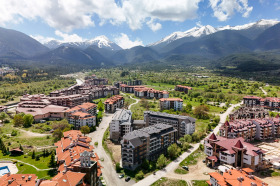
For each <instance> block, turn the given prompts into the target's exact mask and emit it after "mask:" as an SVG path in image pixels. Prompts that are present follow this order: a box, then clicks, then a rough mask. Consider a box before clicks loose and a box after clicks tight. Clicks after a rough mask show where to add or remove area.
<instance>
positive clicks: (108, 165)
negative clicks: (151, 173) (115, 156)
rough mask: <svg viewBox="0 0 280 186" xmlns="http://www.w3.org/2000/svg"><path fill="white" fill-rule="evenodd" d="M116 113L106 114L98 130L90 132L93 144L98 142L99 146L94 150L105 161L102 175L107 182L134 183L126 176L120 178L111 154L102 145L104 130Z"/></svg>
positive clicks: (125, 184)
mask: <svg viewBox="0 0 280 186" xmlns="http://www.w3.org/2000/svg"><path fill="white" fill-rule="evenodd" d="M113 115H114V114H105V113H104V116H103V118H102V121H101V123H100V125H99V127H98V128H97V130H96V131H94V132H92V133H90V134H88V136H89V137H91V139H92V142H91V144H92V145H94V142H98V146H97V147H95V149H94V152H96V153H97V155H98V156H99V158H100V159H104V161H101V160H100V164H101V166H102V167H103V168H102V175H103V178H104V179H105V181H106V184H107V185H109V186H111V185H112V186H113V185H116V186H129V185H133V184H134V183H135V182H134V181H133V180H130V181H129V182H125V180H124V178H123V179H119V178H118V176H119V174H117V173H116V171H115V165H114V164H113V162H112V160H111V158H110V156H109V155H108V154H107V153H106V152H105V150H104V148H103V147H102V138H103V135H104V132H105V131H106V129H107V128H108V127H109V123H110V122H111V120H112V117H113Z"/></svg>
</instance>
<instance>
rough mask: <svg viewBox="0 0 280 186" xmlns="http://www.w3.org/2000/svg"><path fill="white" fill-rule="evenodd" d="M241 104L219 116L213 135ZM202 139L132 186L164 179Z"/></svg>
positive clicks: (232, 106)
mask: <svg viewBox="0 0 280 186" xmlns="http://www.w3.org/2000/svg"><path fill="white" fill-rule="evenodd" d="M241 104H242V103H238V104H234V105H231V106H230V107H229V108H228V109H227V111H226V112H225V113H223V114H220V123H219V125H217V126H216V127H215V129H214V130H213V132H214V133H215V134H217V133H218V131H219V128H220V126H221V125H222V124H223V123H224V122H225V121H226V119H227V116H228V115H229V114H230V113H231V112H232V110H233V109H234V108H235V107H237V106H240V105H241ZM203 142H204V139H203V140H201V141H200V142H199V143H196V144H194V145H193V148H191V149H190V150H189V151H187V152H184V153H183V154H182V155H181V156H179V157H178V158H177V159H176V160H174V161H172V162H171V163H170V164H168V165H167V166H166V167H165V169H163V170H159V171H157V172H156V175H153V174H152V175H149V176H147V177H146V178H144V179H143V180H141V181H139V182H137V183H136V184H134V186H144V185H145V186H146V185H151V184H152V183H154V182H155V181H157V180H158V179H160V178H161V177H166V175H167V174H168V173H173V172H174V170H175V169H176V168H177V167H178V166H179V164H180V163H181V161H183V160H184V159H185V158H186V157H188V156H189V155H190V154H191V153H193V152H194V151H196V150H197V149H198V147H199V144H203Z"/></svg>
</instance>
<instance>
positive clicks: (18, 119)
mask: <svg viewBox="0 0 280 186" xmlns="http://www.w3.org/2000/svg"><path fill="white" fill-rule="evenodd" d="M22 125H23V117H22V115H21V114H16V115H15V116H14V126H15V127H20V126H22Z"/></svg>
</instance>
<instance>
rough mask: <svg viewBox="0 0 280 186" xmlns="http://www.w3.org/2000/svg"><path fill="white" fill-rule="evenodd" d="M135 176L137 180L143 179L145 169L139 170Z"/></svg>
mask: <svg viewBox="0 0 280 186" xmlns="http://www.w3.org/2000/svg"><path fill="white" fill-rule="evenodd" d="M135 178H136V179H137V180H141V179H143V178H144V173H143V171H142V170H141V171H139V172H138V173H137V174H136V175H135Z"/></svg>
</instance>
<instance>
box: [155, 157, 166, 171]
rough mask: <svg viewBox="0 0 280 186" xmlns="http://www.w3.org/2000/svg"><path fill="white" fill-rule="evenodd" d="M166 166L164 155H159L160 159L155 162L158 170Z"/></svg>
mask: <svg viewBox="0 0 280 186" xmlns="http://www.w3.org/2000/svg"><path fill="white" fill-rule="evenodd" d="M166 164H167V159H166V157H165V156H164V154H162V155H160V157H159V158H158V160H157V167H158V168H159V169H162V168H163V167H165V166H166Z"/></svg>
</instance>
